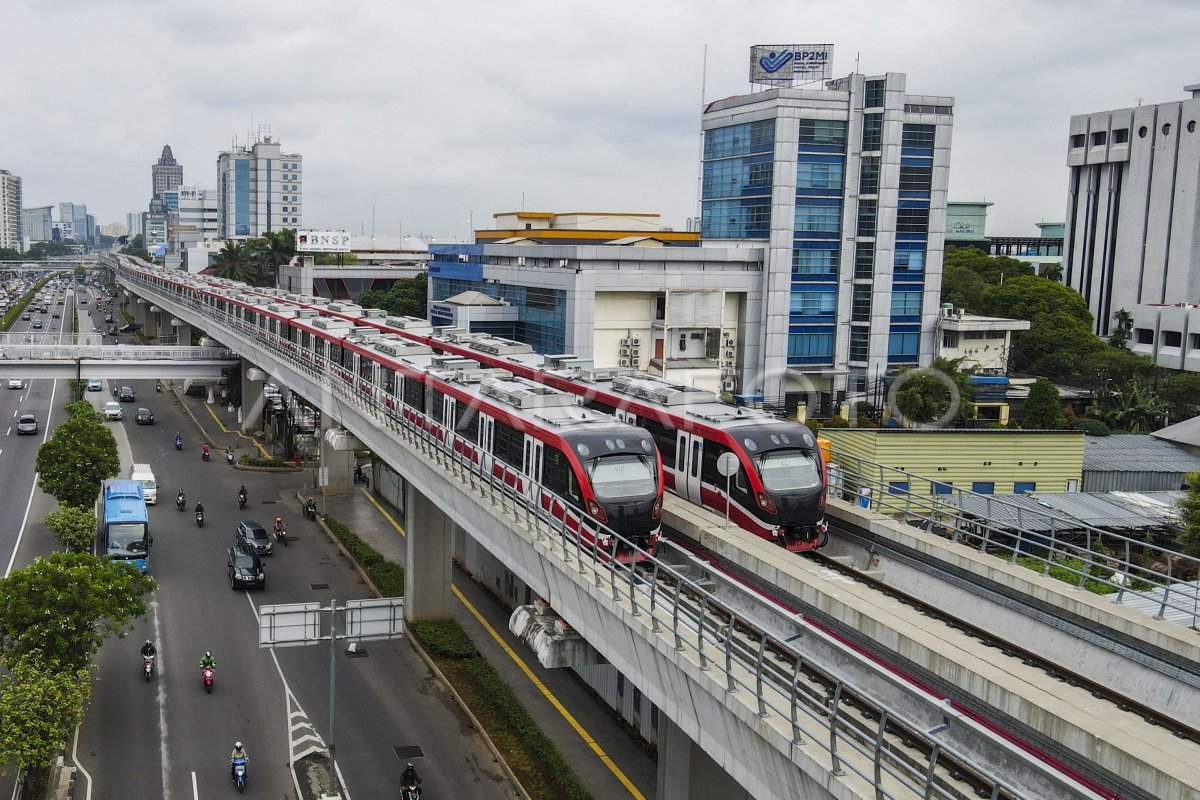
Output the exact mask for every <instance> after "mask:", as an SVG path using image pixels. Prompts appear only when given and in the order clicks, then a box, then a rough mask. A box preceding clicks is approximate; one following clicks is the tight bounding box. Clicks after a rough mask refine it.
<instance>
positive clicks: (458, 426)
mask: <svg viewBox="0 0 1200 800" xmlns="http://www.w3.org/2000/svg"><path fill="white" fill-rule="evenodd" d="M454 430H455V431H456V432H457V433H458V435H459V436H461V437H463V438H464V439H466V440H467V441H471V442H478V441H479V410H478V409H476V408H474V407H472V406H470V405H468V404H467V403H463V402H459V404H458V407H457V408H455V409H454Z"/></svg>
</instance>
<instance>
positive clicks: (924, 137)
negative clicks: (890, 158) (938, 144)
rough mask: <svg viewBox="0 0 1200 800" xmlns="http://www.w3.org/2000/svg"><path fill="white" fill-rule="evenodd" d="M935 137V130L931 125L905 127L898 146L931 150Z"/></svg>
mask: <svg viewBox="0 0 1200 800" xmlns="http://www.w3.org/2000/svg"><path fill="white" fill-rule="evenodd" d="M936 135H937V128H936V126H933V125H905V126H904V131H903V132H902V134H901V139H900V146H901V148H909V147H915V148H920V149H929V150H932V149H933V142H934V138H935V136H936Z"/></svg>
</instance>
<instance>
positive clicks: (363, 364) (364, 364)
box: [358, 355, 375, 383]
mask: <svg viewBox="0 0 1200 800" xmlns="http://www.w3.org/2000/svg"><path fill="white" fill-rule="evenodd" d="M358 377H360V378H362V379H363V380H364V381H368V382H370V383H374V382H375V362H374V361H372V360H371V359H369V358H367V357H366V356H364V355H359V357H358Z"/></svg>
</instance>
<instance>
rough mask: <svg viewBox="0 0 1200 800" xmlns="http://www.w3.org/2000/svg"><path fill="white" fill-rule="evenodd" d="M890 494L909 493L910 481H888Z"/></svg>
mask: <svg viewBox="0 0 1200 800" xmlns="http://www.w3.org/2000/svg"><path fill="white" fill-rule="evenodd" d="M888 494H908V481H888Z"/></svg>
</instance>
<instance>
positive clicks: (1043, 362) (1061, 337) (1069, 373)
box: [1012, 311, 1104, 380]
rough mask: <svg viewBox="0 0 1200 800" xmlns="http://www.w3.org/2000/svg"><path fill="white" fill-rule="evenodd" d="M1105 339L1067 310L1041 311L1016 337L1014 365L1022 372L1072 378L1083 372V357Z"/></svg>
mask: <svg viewBox="0 0 1200 800" xmlns="http://www.w3.org/2000/svg"><path fill="white" fill-rule="evenodd" d="M1103 347H1104V343H1103V342H1102V341H1100V339H1099V338H1097V337H1096V335H1095V334H1093V333H1092V331H1091V329H1090V327H1089V326H1086V325H1084V324H1082V323H1081V322H1080V321H1079V320H1078V319H1077V318H1076V317H1075V316H1073V315H1072V314H1070V313H1068V312H1065V311H1054V312H1047V313H1040V314H1038V315H1037V316H1036V318H1034V319H1033V320H1032V321H1031V322H1030V325H1029V330H1027V331H1021V332H1019V333H1017V334H1016V335H1015V336H1014V337H1013V348H1012V365H1013V369H1015V370H1017V371H1018V372H1025V373H1031V374H1034V375H1044V376H1046V377H1048V378H1052V379H1059V380H1061V379H1070V378H1072V377H1074V376H1076V375H1078V374H1079V372H1080V370H1081V367H1080V360H1081V359H1082V358H1084V357H1085V356H1087V355H1088V354H1089V353H1092V352H1094V351H1096V350H1099V349H1100V348H1103Z"/></svg>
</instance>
